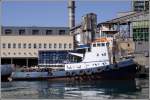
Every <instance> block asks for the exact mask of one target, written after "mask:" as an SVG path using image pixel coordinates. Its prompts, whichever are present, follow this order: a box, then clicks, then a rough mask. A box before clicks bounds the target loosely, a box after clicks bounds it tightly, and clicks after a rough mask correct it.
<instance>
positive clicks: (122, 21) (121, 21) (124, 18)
mask: <svg viewBox="0 0 150 100" xmlns="http://www.w3.org/2000/svg"><path fill="white" fill-rule="evenodd" d="M146 14H148V12H135V13H132V14H129V15H126V16H122V17H118V18H114V19H111V20H109V21H105V22H102V23H99V24H98V26H100V25H101V24H117V23H119V24H126V23H128V22H131V21H133V18H135V17H138V16H140V15H146Z"/></svg>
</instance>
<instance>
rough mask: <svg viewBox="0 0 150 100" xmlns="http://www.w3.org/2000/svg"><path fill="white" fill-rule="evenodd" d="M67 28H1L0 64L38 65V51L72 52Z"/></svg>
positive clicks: (71, 38) (70, 37) (71, 42)
mask: <svg viewBox="0 0 150 100" xmlns="http://www.w3.org/2000/svg"><path fill="white" fill-rule="evenodd" d="M73 47H74V45H73V36H70V35H69V28H68V27H8V26H7V27H2V35H1V48H0V49H1V52H0V53H1V63H2V64H15V65H20V66H23V65H25V66H32V65H37V64H38V52H39V51H40V50H56V51H59V50H67V51H68V50H73Z"/></svg>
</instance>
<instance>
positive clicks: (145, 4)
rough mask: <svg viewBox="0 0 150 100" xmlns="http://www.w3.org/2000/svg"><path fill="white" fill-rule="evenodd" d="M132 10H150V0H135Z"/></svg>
mask: <svg viewBox="0 0 150 100" xmlns="http://www.w3.org/2000/svg"><path fill="white" fill-rule="evenodd" d="M132 11H136V12H140V11H149V0H133V1H132Z"/></svg>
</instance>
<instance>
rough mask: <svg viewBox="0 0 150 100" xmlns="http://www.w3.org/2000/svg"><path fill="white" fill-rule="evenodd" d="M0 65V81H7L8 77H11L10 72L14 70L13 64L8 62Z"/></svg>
mask: <svg viewBox="0 0 150 100" xmlns="http://www.w3.org/2000/svg"><path fill="white" fill-rule="evenodd" d="M0 66H1V81H8V78H9V77H11V74H12V72H13V70H14V68H13V66H12V65H10V64H7V65H0Z"/></svg>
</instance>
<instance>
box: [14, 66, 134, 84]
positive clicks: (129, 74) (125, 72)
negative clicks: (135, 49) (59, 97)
mask: <svg viewBox="0 0 150 100" xmlns="http://www.w3.org/2000/svg"><path fill="white" fill-rule="evenodd" d="M93 70H95V72H94V73H91V74H86V73H82V74H78V75H72V74H70V75H66V72H65V71H64V72H63V74H62V75H59V76H57V74H59V73H60V72H59V71H58V72H55V73H53V74H54V75H47V76H45V77H20V78H19V77H17V78H15V77H13V80H28V81H32V80H47V79H48V80H51V81H52V80H55V81H56V80H67V81H70V80H71V81H82V80H102V79H103V80H114V79H117V80H126V79H134V78H135V73H136V65H135V64H131V65H129V66H124V67H120V68H116V69H105V70H103V71H99V72H98V71H97V68H95V69H93ZM61 72H62V71H61ZM85 72H87V70H85ZM70 73H71V72H70Z"/></svg>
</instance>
